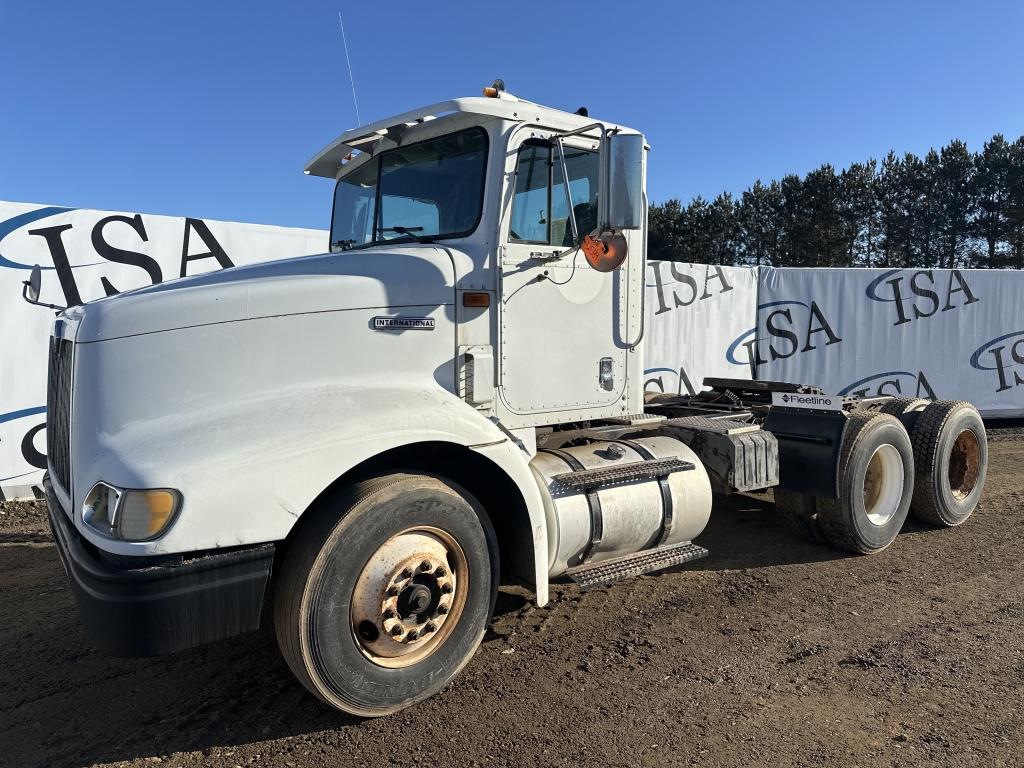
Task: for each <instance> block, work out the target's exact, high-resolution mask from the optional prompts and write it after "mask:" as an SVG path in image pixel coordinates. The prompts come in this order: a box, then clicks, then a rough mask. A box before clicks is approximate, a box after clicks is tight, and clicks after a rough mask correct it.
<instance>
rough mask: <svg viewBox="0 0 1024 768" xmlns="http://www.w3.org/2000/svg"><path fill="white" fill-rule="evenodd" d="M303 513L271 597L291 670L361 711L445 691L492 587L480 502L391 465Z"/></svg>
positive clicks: (474, 641) (316, 690)
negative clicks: (380, 474) (391, 472)
mask: <svg viewBox="0 0 1024 768" xmlns="http://www.w3.org/2000/svg"><path fill="white" fill-rule="evenodd" d="M306 514H307V515H309V516H310V517H309V518H306V519H304V520H303V527H302V528H301V529H300V530H298V531H296V538H295V540H294V541H293V542H291V544H290V546H289V550H288V552H287V553H286V555H285V559H284V564H283V566H282V570H281V578H280V581H279V583H278V585H277V591H276V594H275V598H274V599H275V604H274V622H275V628H276V630H277V638H278V644H279V645H280V647H281V652H282V655H283V656H284V658H285V661H286V662H287V663H288V666H289V667H290V668H291V670H292V672H293V673H294V674H295V676H296V677H297V678H298V679H299V681H300V682H301V683H302V684H303V685H304V686H305V687H306V688H307V689H308V690H309V691H311V692H312V693H313V694H315V695H316V696H317V697H319V698H320V699H321V700H322V701H324V702H325V703H327V704H328V705H330V706H332V707H334V708H336V709H340V710H342V711H344V712H347V713H349V714H352V715H356V716H360V717H377V716H380V715H387V714H391V713H392V712H396V711H398V710H400V709H402V708H403V707H407V706H409V705H410V704H413V703H414V702H417V701H420V700H421V699H425V698H427V697H428V696H431V695H433V694H435V693H437V692H439V691H440V690H441V689H442V688H444V686H445V685H447V684H448V682H449V681H451V679H452V678H453V677H455V675H456V674H457V673H458V672H459V670H461V669H462V667H463V666H464V665H465V664H466V663H467V662H468V661H469V660H470V658H472V656H473V653H474V652H475V651H476V649H477V646H478V645H479V644H480V641H481V640H482V639H483V635H484V630H485V629H486V626H487V622H488V620H489V618H490V615H491V611H492V610H493V608H494V601H495V598H496V596H497V586H498V562H497V547H496V546H495V539H494V532H493V530H492V529H491V526H490V523H489V522H488V521H487V518H486V515H485V514H484V513H483V511H482V510H481V508H480V506H479V504H477V502H476V501H475V500H474V499H473V498H472V496H470V495H469V494H468V493H466V492H465V491H463V490H462V489H460V488H458V487H457V486H455V485H454V484H451V483H448V482H447V481H443V480H441V479H439V478H436V477H432V476H429V475H414V474H394V475H387V476H384V477H380V478H376V479H373V480H368V481H364V482H360V483H357V484H355V485H353V486H350V487H348V488H344V489H342V490H341V491H339V492H336V493H333V494H331V495H329V496H327V497H326V498H325V499H323V500H322V501H321V502H319V503H318V505H317V506H316V507H314V508H313V509H310V510H309V512H307V513H306Z"/></svg>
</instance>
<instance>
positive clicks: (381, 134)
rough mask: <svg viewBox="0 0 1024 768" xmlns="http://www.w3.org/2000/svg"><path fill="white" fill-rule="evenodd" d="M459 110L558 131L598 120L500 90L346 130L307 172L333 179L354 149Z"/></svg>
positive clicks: (398, 137)
mask: <svg viewBox="0 0 1024 768" xmlns="http://www.w3.org/2000/svg"><path fill="white" fill-rule="evenodd" d="M459 113H463V114H475V115H483V116H486V117H494V118H499V119H504V120H514V121H518V122H529V123H536V124H538V125H543V126H545V127H548V128H554V129H555V130H566V131H571V130H575V129H578V128H584V127H586V126H588V125H593V124H594V122H595V121H594V119H593V118H591V117H585V116H583V115H577V114H573V113H572V112H564V111H562V110H560V109H553V108H552V107H545V106H542V105H540V104H534V103H533V102H530V101H524V100H523V99H519V98H517V97H515V96H513V95H512V94H509V93H505V92H501V93H500V94H499V95H498V96H497V97H494V98H492V97H484V96H468V97H464V98H461V99H451V100H450V101H442V102H439V103H437V104H430V105H429V106H426V107H420V108H419V109H413V110H410V111H409V112H403V113H402V114H400V115H395V116H393V117H387V118H384V119H383V120H378V121H377V122H375V123H370V124H368V125H363V126H360V127H358V128H352V129H350V130H348V131H345V133H343V134H341V136H339V137H338V138H336V139H335V140H334V141H332V142H331V143H330V144H328V145H327V146H326V147H324V148H323V149H322V150H320V152H318V153H317V154H316V155H315V156H314V157H313V159H312V160H310V161H309V162H308V163H306V168H305V172H306V173H307V174H310V175H312V176H324V177H326V178H329V179H333V178H334V177H335V175H336V174H337V172H338V168H339V167H340V166H341V163H342V160H343V158H345V157H346V156H347V155H348V154H349V153H350V152H352V151H353V150H359V151H362V152H371V153H372V151H373V148H374V144H375V143H376V142H378V141H380V140H381V139H391V140H392V141H394V142H395V143H396V144H397V143H401V139H402V136H403V135H404V134H405V132H406V131H408V130H409V129H410V128H413V127H415V126H416V125H418V124H422V123H426V122H428V121H430V120H435V119H437V118H440V117H446V116H448V115H454V114H459ZM608 127H609V128H619V129H620V130H626V131H628V132H632V131H629V129H625V128H624V127H623V126H615V125H611V124H608Z"/></svg>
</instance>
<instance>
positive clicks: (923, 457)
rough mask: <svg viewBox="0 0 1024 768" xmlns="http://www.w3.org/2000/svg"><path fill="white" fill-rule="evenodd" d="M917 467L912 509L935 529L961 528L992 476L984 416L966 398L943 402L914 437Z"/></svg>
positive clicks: (928, 411) (930, 408)
mask: <svg viewBox="0 0 1024 768" xmlns="http://www.w3.org/2000/svg"><path fill="white" fill-rule="evenodd" d="M910 439H911V442H912V443H913V446H914V463H915V466H916V473H915V481H914V497H913V501H912V502H911V509H912V510H913V512H914V515H915V516H917V517H918V518H919V519H920V520H923V521H924V522H926V523H931V524H933V525H941V526H946V527H952V526H956V525H960V524H961V523H963V522H964V521H965V520H967V518H968V517H970V516H971V514H972V513H973V512H974V510H975V509H976V508H977V506H978V502H979V501H980V500H981V494H982V490H983V487H984V485H985V477H986V475H987V474H988V440H987V438H986V435H985V424H984V423H983V422H982V420H981V415H980V414H979V413H978V411H977V409H976V408H975V407H974V406H973V405H971V404H970V403H967V402H964V401H962V400H939V401H937V402H934V403H931V404H930V405H929V406H928V407H927V408H925V409H924V411H923V412H922V413H921V416H920V418H919V419H918V420H917V423H916V424H915V425H914V428H913V430H911V433H910Z"/></svg>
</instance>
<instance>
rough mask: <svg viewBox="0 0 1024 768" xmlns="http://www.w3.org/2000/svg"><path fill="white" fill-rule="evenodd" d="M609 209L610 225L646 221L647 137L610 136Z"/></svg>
mask: <svg viewBox="0 0 1024 768" xmlns="http://www.w3.org/2000/svg"><path fill="white" fill-rule="evenodd" d="M606 148H607V154H608V159H607V166H606V171H605V173H606V176H605V178H606V179H607V187H608V189H607V193H608V196H607V200H608V203H607V206H608V207H607V210H608V219H607V221H605V222H603V223H604V225H605V226H607V227H608V228H610V229H640V228H642V227H643V225H644V194H643V193H644V137H643V136H640V135H638V134H614V135H612V136H609V137H608V138H607V139H606Z"/></svg>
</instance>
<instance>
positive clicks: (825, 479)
mask: <svg viewBox="0 0 1024 768" xmlns="http://www.w3.org/2000/svg"><path fill="white" fill-rule="evenodd" d="M846 421H847V418H846V415H845V414H844V413H843V412H841V411H836V412H824V411H822V412H814V413H809V412H807V411H790V410H786V409H784V408H773V409H772V410H771V412H770V413H769V414H768V418H767V419H765V422H764V426H763V428H764V429H765V430H767V431H769V432H771V433H772V434H773V435H775V439H776V440H777V441H778V443H779V486H780V487H781V488H784V489H785V490H787V491H792V492H793V493H805V494H809V495H811V496H820V497H822V498H827V499H834V498H836V497H837V496H838V495H839V493H838V490H837V486H836V469H837V464H838V462H839V449H840V447H841V446H842V440H843V430H844V429H845V427H846Z"/></svg>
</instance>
